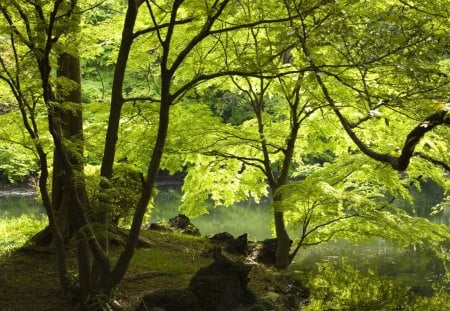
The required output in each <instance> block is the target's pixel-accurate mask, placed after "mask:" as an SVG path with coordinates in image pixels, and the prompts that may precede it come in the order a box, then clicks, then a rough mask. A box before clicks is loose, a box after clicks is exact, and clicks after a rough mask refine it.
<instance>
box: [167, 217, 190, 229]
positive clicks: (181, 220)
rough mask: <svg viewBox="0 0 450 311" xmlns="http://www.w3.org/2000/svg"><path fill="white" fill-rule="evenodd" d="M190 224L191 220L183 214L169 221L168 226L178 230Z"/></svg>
mask: <svg viewBox="0 0 450 311" xmlns="http://www.w3.org/2000/svg"><path fill="white" fill-rule="evenodd" d="M190 223H191V220H190V219H189V217H187V216H186V215H184V214H179V215H178V216H175V217H172V218H170V219H169V226H171V227H172V228H175V229H179V230H184V229H186V228H187V227H188V226H189V224H190Z"/></svg>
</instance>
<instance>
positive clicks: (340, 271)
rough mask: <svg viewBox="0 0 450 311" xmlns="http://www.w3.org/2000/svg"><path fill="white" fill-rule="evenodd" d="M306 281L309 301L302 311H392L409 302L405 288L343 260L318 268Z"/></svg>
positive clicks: (322, 264) (321, 265)
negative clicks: (309, 293)
mask: <svg viewBox="0 0 450 311" xmlns="http://www.w3.org/2000/svg"><path fill="white" fill-rule="evenodd" d="M308 280H309V281H308V284H307V286H308V287H309V288H310V290H311V293H312V297H311V304H310V305H308V306H306V307H305V310H332V309H346V310H394V309H396V308H398V307H399V306H401V305H402V304H404V303H406V302H407V300H408V288H407V287H405V286H402V285H401V284H398V283H396V282H394V281H392V280H389V279H387V278H383V277H377V276H376V275H375V274H374V272H373V271H372V270H368V271H359V270H357V269H355V268H354V267H353V266H352V265H350V264H349V263H348V261H347V260H346V259H341V260H340V262H339V261H336V262H334V261H330V262H328V263H320V264H318V273H317V274H311V275H310V276H309V277H308Z"/></svg>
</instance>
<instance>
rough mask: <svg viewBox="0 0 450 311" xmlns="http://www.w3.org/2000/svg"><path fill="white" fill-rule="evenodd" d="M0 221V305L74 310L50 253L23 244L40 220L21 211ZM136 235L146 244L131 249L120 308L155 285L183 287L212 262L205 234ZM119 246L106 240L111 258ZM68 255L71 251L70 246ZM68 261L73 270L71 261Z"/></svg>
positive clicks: (134, 302) (130, 305) (120, 291)
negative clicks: (133, 252) (18, 215)
mask: <svg viewBox="0 0 450 311" xmlns="http://www.w3.org/2000/svg"><path fill="white" fill-rule="evenodd" d="M0 223H1V232H2V234H5V236H4V237H3V238H2V246H1V247H2V248H1V253H2V256H1V257H0V269H1V271H2V273H1V274H0V310H2V311H10V310H11V311H14V310H36V311H40V310H55V311H56V310H62V311H64V310H74V306H73V305H72V304H71V303H69V302H67V301H65V299H63V298H62V297H61V296H60V292H59V283H58V276H57V273H56V266H55V265H56V254H55V252H54V251H53V250H52V249H37V248H34V247H28V246H27V245H26V241H27V239H28V237H30V236H31V235H33V234H34V233H36V232H37V231H38V230H40V229H41V228H43V226H44V225H45V222H44V221H42V220H41V219H34V218H30V217H26V216H22V217H19V218H15V219H8V220H6V219H2V221H1V222H0ZM141 236H142V237H143V238H145V239H146V240H148V241H149V242H150V244H151V246H150V248H139V249H137V250H136V252H135V255H134V257H133V259H132V262H131V265H130V269H129V270H128V272H127V274H126V276H125V278H124V279H123V281H122V282H121V283H120V285H119V286H118V287H117V290H116V291H115V293H114V295H115V299H116V300H117V301H118V302H119V303H120V305H121V306H122V307H123V308H124V310H134V308H135V307H136V306H137V304H139V302H140V299H141V298H142V296H144V295H145V294H148V293H150V292H153V291H155V290H158V289H162V288H171V289H172V288H177V289H181V288H185V287H187V286H188V284H189V281H190V279H191V278H192V276H193V275H194V274H195V272H196V271H197V270H198V269H200V268H201V267H203V266H206V265H208V264H209V263H210V262H211V261H212V258H210V257H211V256H210V255H208V254H207V249H208V248H209V247H210V244H209V242H208V240H207V239H205V238H198V237H196V238H194V237H190V236H185V235H181V234H177V233H168V232H155V231H151V232H150V231H144V232H142V235H141ZM14 237H15V239H14ZM24 245H25V247H22V246H24ZM120 251H121V249H120V247H119V246H114V245H112V248H111V256H112V258H113V260H114V258H115V257H117V255H118V254H119V253H120ZM69 254H70V255H73V250H72V249H70V250H69ZM72 258H74V256H72ZM68 265H69V269H70V270H72V271H76V265H75V263H74V262H73V261H69V262H68Z"/></svg>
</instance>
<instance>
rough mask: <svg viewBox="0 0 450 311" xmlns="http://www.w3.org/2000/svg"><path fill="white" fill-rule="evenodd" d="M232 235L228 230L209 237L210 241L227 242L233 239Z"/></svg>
mask: <svg viewBox="0 0 450 311" xmlns="http://www.w3.org/2000/svg"><path fill="white" fill-rule="evenodd" d="M233 239H234V236H232V235H231V234H230V233H228V232H220V233H216V234H214V235H213V236H212V237H210V238H209V240H210V241H211V242H228V241H229V240H233Z"/></svg>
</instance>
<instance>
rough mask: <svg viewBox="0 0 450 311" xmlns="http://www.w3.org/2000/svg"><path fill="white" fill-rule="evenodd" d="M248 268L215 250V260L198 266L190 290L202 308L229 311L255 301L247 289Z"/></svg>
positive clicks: (212, 310)
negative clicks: (204, 265) (206, 264)
mask: <svg viewBox="0 0 450 311" xmlns="http://www.w3.org/2000/svg"><path fill="white" fill-rule="evenodd" d="M250 270H251V267H250V266H248V265H245V264H243V263H241V262H234V261H231V260H230V259H228V258H226V257H225V256H223V255H222V254H221V252H220V248H219V249H216V250H215V251H214V262H213V263H211V264H210V265H209V266H206V267H204V268H202V269H200V270H199V271H198V272H197V273H196V275H195V276H194V277H193V278H192V280H191V283H190V284H189V289H190V290H191V291H192V292H193V293H194V295H195V296H196V297H197V301H198V304H199V306H200V309H201V310H204V311H230V310H234V309H235V308H237V307H239V306H240V305H249V304H252V303H253V302H254V301H255V297H254V295H253V293H252V292H251V291H250V290H249V289H248V287H247V285H248V282H249V279H248V274H249V272H250Z"/></svg>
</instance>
